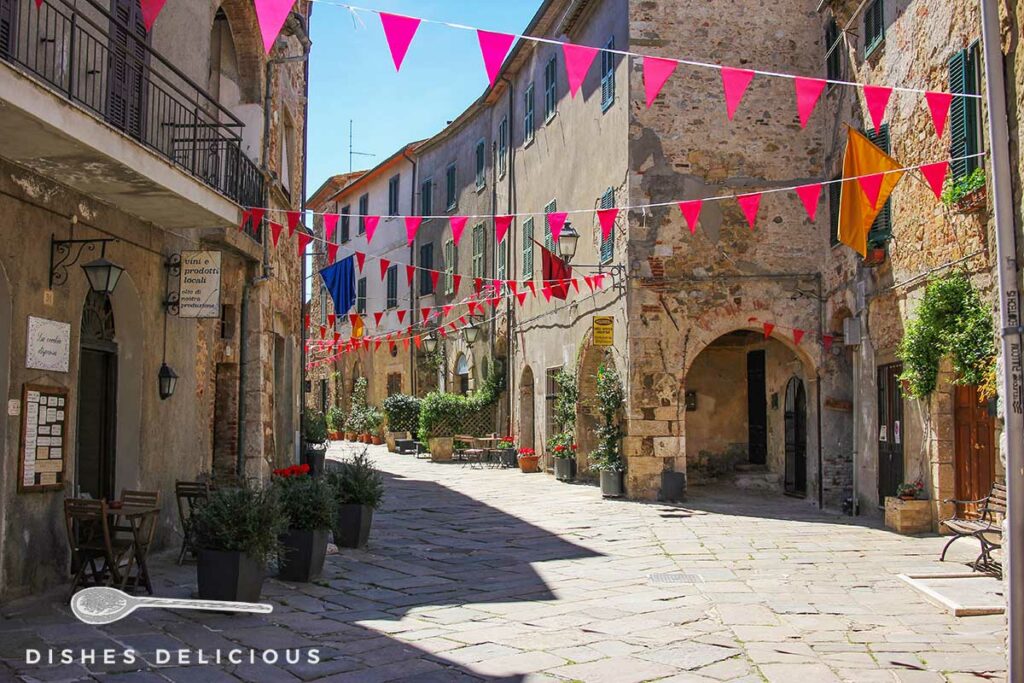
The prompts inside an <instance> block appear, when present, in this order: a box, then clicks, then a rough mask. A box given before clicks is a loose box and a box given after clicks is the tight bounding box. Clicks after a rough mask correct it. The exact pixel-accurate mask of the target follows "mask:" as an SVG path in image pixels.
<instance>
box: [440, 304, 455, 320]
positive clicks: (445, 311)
mask: <svg viewBox="0 0 1024 683" xmlns="http://www.w3.org/2000/svg"><path fill="white" fill-rule="evenodd" d="M453 308H455V305H454V304H445V305H444V306H442V307H441V317H442V318H447V317H448V316H449V315H451V312H452V309H453Z"/></svg>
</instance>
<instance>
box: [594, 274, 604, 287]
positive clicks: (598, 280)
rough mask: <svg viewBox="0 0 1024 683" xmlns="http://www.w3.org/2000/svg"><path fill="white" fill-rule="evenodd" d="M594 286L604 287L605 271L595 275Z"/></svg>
mask: <svg viewBox="0 0 1024 683" xmlns="http://www.w3.org/2000/svg"><path fill="white" fill-rule="evenodd" d="M593 279H594V286H595V287H597V288H598V289H601V288H602V287H604V273H598V274H597V275H595V276H594V278H593Z"/></svg>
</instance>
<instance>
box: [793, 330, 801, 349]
mask: <svg viewBox="0 0 1024 683" xmlns="http://www.w3.org/2000/svg"><path fill="white" fill-rule="evenodd" d="M803 338H804V331H803V330H801V329H796V330H793V343H794V344H796V345H797V346H799V345H800V340H802V339H803Z"/></svg>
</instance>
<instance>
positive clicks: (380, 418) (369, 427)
mask: <svg viewBox="0 0 1024 683" xmlns="http://www.w3.org/2000/svg"><path fill="white" fill-rule="evenodd" d="M383 427H384V413H382V412H381V411H380V410H378V409H377V408H368V409H367V411H366V431H367V432H368V433H369V435H370V443H372V444H373V445H374V446H379V445H381V444H382V443H384V441H383V439H381V429H382V428H383Z"/></svg>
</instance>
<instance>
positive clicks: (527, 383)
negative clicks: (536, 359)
mask: <svg viewBox="0 0 1024 683" xmlns="http://www.w3.org/2000/svg"><path fill="white" fill-rule="evenodd" d="M535 392H536V387H535V386H534V379H533V369H531V368H530V366H529V365H527V366H526V367H525V368H523V374H522V376H521V378H520V380H519V447H520V448H534V449H535V448H536V447H537V446H536V418H535V410H536V394H535Z"/></svg>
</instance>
